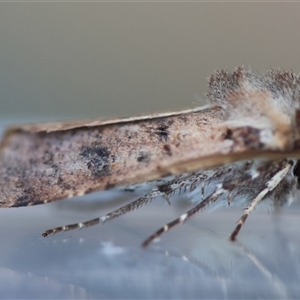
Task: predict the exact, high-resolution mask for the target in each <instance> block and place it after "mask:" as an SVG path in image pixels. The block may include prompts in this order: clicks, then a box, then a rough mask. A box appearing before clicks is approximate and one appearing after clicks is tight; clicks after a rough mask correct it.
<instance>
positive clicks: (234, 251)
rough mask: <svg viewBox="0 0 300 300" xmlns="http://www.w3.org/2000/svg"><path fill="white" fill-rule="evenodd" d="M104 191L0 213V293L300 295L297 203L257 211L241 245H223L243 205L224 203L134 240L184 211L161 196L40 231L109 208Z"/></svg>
mask: <svg viewBox="0 0 300 300" xmlns="http://www.w3.org/2000/svg"><path fill="white" fill-rule="evenodd" d="M104 196H105V197H108V196H109V194H106V193H100V194H96V195H92V196H89V197H83V198H81V199H80V202H78V199H75V200H74V201H70V200H65V201H63V202H60V203H59V202H58V203H53V204H49V205H41V206H37V207H27V208H17V209H3V210H0V215H1V216H0V222H1V226H0V234H1V250H0V251H1V255H0V290H1V296H2V298H41V297H45V296H47V297H48V298H85V299H86V298H222V299H223V298H240V297H243V298H297V297H298V296H299V295H300V287H299V274H300V255H299V254H300V245H299V244H300V243H299V232H298V231H299V230H298V227H299V211H298V208H297V207H294V208H293V210H292V209H287V210H285V211H283V213H282V214H281V216H280V217H279V218H277V217H276V218H275V217H272V216H271V215H269V214H267V213H266V212H263V211H256V212H254V213H253V214H252V215H251V217H250V218H249V220H248V222H247V224H246V226H245V227H244V228H243V230H242V232H241V233H240V236H239V242H238V243H231V242H229V241H228V236H229V233H230V232H231V230H232V229H233V227H234V224H235V221H236V220H237V219H238V217H239V216H240V214H241V211H240V209H235V210H233V209H231V208H229V209H226V210H223V211H215V212H212V213H209V214H208V213H205V212H203V213H200V214H198V215H197V216H196V217H195V218H194V219H192V220H190V221H189V222H187V223H186V224H185V225H184V226H178V227H177V228H175V229H174V230H172V231H170V232H169V233H168V234H166V235H165V236H163V238H162V240H161V241H160V242H159V243H155V244H153V245H152V246H151V247H149V248H148V249H146V250H144V249H142V248H141V247H140V243H141V242H142V241H143V239H144V238H145V237H147V235H149V234H150V233H152V231H153V230H155V229H157V227H159V226H161V225H163V224H164V223H165V222H167V221H169V220H172V219H173V218H174V217H175V216H176V215H178V214H179V213H180V212H182V211H181V209H180V212H179V207H178V205H176V204H174V205H172V207H169V206H168V205H166V204H165V202H164V201H162V200H161V201H160V200H158V201H156V202H154V203H153V204H150V205H147V206H146V207H144V208H143V209H140V210H139V211H137V212H135V213H131V214H128V215H127V216H124V217H122V218H120V219H117V220H114V221H112V222H108V223H107V224H105V225H104V226H95V227H91V228H88V229H84V230H80V231H79V230H77V231H72V232H65V233H62V234H57V235H55V236H52V237H49V238H42V237H41V233H42V232H43V230H44V229H47V228H49V227H52V226H56V225H62V224H65V223H70V222H76V221H82V220H84V219H89V218H91V217H94V216H97V215H99V214H100V215H102V214H103V213H105V212H106V211H109V210H111V207H109V208H107V207H106V206H107V202H110V200H107V202H106V205H104V204H103V203H102V204H101V201H99V198H103V197H104ZM114 196H115V194H111V195H110V197H111V198H114ZM129 196H130V197H131V195H130V194H129ZM127 197H128V195H127ZM111 198H110V199H111ZM116 198H117V197H116ZM107 199H109V198H107ZM94 200H97V201H94ZM97 202H98V203H100V204H99V205H98V206H100V207H101V205H102V207H104V208H102V209H101V210H100V211H99V210H96V209H95V208H96V206H97V205H96V203H97ZM114 205H115V204H114ZM90 207H93V208H94V210H93V211H91V210H90ZM76 208H78V209H76Z"/></svg>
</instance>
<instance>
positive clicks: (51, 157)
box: [0, 67, 300, 246]
mask: <svg viewBox="0 0 300 300" xmlns="http://www.w3.org/2000/svg"><path fill="white" fill-rule="evenodd" d="M208 86H209V90H208V93H207V99H208V102H209V104H208V105H206V106H204V107H197V108H194V109H188V110H183V111H178V112H169V113H158V114H152V115H145V116H140V117H130V118H123V119H112V120H105V119H104V120H94V121H74V122H63V123H46V124H29V125H18V126H13V127H11V128H8V130H7V131H6V133H5V135H4V137H3V140H2V142H1V146H0V207H19V206H26V205H36V204H42V203H49V202H52V201H56V200H60V199H63V198H71V197H74V196H80V195H84V194H87V193H91V192H94V191H99V190H109V189H112V188H119V187H126V186H130V187H138V186H142V187H143V186H144V187H146V189H145V190H147V189H148V191H147V192H146V195H145V196H143V197H141V198H139V199H137V200H135V201H133V202H131V203H129V204H127V205H124V206H122V207H120V208H119V209H117V210H115V211H112V212H110V213H108V214H106V215H104V216H102V217H100V218H96V219H93V220H90V221H86V222H81V223H77V224H72V225H66V226H62V227H57V228H54V229H49V230H47V231H45V232H44V234H43V236H48V235H50V234H54V233H57V232H60V231H67V230H72V229H75V228H83V227H88V226H91V225H95V224H98V223H105V222H106V221H108V220H111V219H114V218H116V217H119V216H121V215H123V214H125V213H127V212H130V211H133V210H135V209H137V208H139V207H140V206H142V205H145V204H146V203H148V202H150V201H152V200H154V199H155V198H157V197H158V196H163V197H165V198H166V200H167V201H168V202H169V198H170V196H171V195H173V194H176V193H180V192H181V191H187V192H188V193H189V195H190V197H191V198H192V199H193V200H194V201H196V202H197V203H196V204H195V205H194V206H193V207H192V208H191V209H190V210H188V211H187V212H186V213H184V214H182V215H181V216H180V217H179V218H177V219H176V220H174V221H171V222H170V223H168V224H166V225H164V226H163V227H161V228H160V229H159V230H157V231H156V232H155V233H154V234H152V235H151V236H150V237H149V238H148V239H146V240H145V241H144V243H143V246H148V245H149V244H150V243H151V242H152V241H153V240H154V239H156V238H158V237H159V236H161V235H162V234H163V233H165V232H166V231H168V230H169V229H170V228H172V227H174V226H175V225H177V224H180V223H184V222H185V221H187V220H188V219H189V218H190V217H192V216H194V215H195V214H196V213H197V212H199V211H200V210H202V209H204V208H206V207H207V206H208V205H210V204H212V203H217V204H218V205H226V206H229V205H232V204H242V205H245V207H246V209H245V211H244V213H243V215H242V216H241V218H240V219H239V220H238V223H237V225H236V227H235V229H234V231H233V232H232V234H231V236H230V239H231V240H232V241H234V240H235V239H236V237H237V235H238V233H239V230H240V229H241V227H242V225H243V224H244V223H245V221H246V219H247V217H248V216H249V214H250V213H251V212H252V211H253V210H254V208H255V207H256V206H257V205H258V204H260V203H264V204H267V205H268V206H269V207H271V208H274V209H275V210H279V209H280V208H281V207H282V206H283V205H284V204H285V203H291V202H292V201H293V200H294V199H295V198H296V197H295V192H296V189H297V186H298V182H299V179H298V178H299V175H300V164H299V158H300V151H299V150H300V126H299V125H300V75H296V74H294V73H293V72H292V71H286V70H277V71H275V70H269V71H268V72H267V73H266V74H263V75H259V74H256V73H255V72H253V71H252V70H251V69H249V68H244V67H238V68H236V69H235V70H234V71H233V72H228V71H226V70H221V71H216V72H215V73H214V74H213V75H211V77H210V78H209V80H208ZM147 182H148V184H146V183H147ZM143 183H144V184H143Z"/></svg>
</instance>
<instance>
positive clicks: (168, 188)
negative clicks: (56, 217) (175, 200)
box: [42, 175, 194, 237]
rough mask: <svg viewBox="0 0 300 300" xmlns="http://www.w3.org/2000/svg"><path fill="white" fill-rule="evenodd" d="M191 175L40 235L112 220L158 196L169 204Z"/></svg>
mask: <svg viewBox="0 0 300 300" xmlns="http://www.w3.org/2000/svg"><path fill="white" fill-rule="evenodd" d="M193 176H194V175H192V176H187V177H186V178H184V179H178V178H175V179H174V180H172V181H170V182H167V183H164V184H162V185H158V186H157V187H155V188H154V189H153V190H152V192H150V193H149V194H147V195H145V196H143V197H141V198H139V199H137V200H135V201H133V202H130V203H129V204H127V205H124V206H122V207H120V208H118V209H116V210H114V211H112V212H110V213H108V214H106V215H104V216H102V217H100V218H95V219H92V220H89V221H86V222H80V223H75V224H69V225H65V226H60V227H56V228H52V229H49V230H46V231H45V232H44V233H43V234H42V236H44V237H46V236H48V235H50V234H55V233H58V232H61V231H69V230H74V229H81V228H84V227H90V226H94V225H97V224H99V223H102V224H103V223H105V222H106V221H108V220H112V219H114V218H117V217H119V216H121V215H124V214H125V213H128V212H130V211H133V210H135V209H138V208H139V207H141V206H142V205H144V204H147V203H148V202H150V201H152V200H154V199H155V198H156V197H158V196H164V197H165V198H166V199H167V202H168V203H169V204H170V201H169V199H168V196H169V195H171V194H172V193H174V192H175V191H176V190H178V189H179V190H180V188H181V185H180V184H182V183H184V182H187V183H188V182H189V178H191V177H193Z"/></svg>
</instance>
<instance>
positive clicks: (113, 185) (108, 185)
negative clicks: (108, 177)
mask: <svg viewBox="0 0 300 300" xmlns="http://www.w3.org/2000/svg"><path fill="white" fill-rule="evenodd" d="M115 187H116V185H115V184H114V183H110V182H108V183H107V184H106V185H105V190H111V189H113V188H115Z"/></svg>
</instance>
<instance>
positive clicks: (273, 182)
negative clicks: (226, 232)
mask: <svg viewBox="0 0 300 300" xmlns="http://www.w3.org/2000/svg"><path fill="white" fill-rule="evenodd" d="M291 167H292V165H291V164H290V163H287V164H286V165H285V166H284V167H283V168H281V169H280V170H279V171H277V172H276V173H275V175H274V176H273V177H272V178H271V179H270V180H269V181H267V182H266V184H265V187H264V188H263V189H262V191H261V192H260V193H259V194H258V195H257V196H256V197H255V198H254V199H253V200H252V201H251V203H250V204H249V205H248V207H247V208H246V209H245V212H244V214H243V215H242V216H241V218H240V219H239V220H238V222H237V225H236V227H235V229H234V231H233V232H232V234H231V235H230V240H231V241H235V239H236V237H237V235H238V233H239V231H240V229H241V227H242V226H243V225H244V223H245V222H246V220H247V218H248V216H249V214H250V213H251V212H252V211H253V209H254V208H255V207H256V205H257V204H258V203H259V202H260V201H261V200H262V199H263V198H264V196H265V195H266V194H267V193H269V192H271V191H272V190H273V189H274V188H276V186H277V185H278V184H279V183H280V182H281V180H282V179H283V178H284V177H285V176H286V174H287V173H288V171H289V170H290V168H291Z"/></svg>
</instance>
